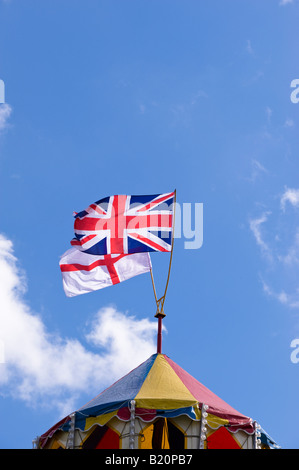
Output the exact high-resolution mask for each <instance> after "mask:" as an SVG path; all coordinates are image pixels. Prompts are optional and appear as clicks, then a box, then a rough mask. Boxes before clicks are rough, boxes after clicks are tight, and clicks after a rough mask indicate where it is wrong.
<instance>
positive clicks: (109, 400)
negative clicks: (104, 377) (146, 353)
mask: <svg viewBox="0 0 299 470" xmlns="http://www.w3.org/2000/svg"><path fill="white" fill-rule="evenodd" d="M156 357H157V354H153V355H152V356H151V357H149V359H147V360H146V361H145V362H143V363H142V364H141V365H140V366H138V367H137V368H136V369H134V370H132V371H131V372H129V374H127V375H125V376H124V377H122V378H121V379H120V380H118V381H117V382H115V383H114V384H113V385H111V387H108V388H106V390H104V391H103V392H102V393H100V394H99V395H98V396H97V397H95V398H94V399H93V400H91V401H90V402H88V403H87V404H86V405H84V406H83V407H82V408H80V409H79V410H78V412H82V414H88V413H89V414H92V415H98V414H99V412H102V410H105V409H107V404H109V405H110V406H111V405H112V404H113V407H114V406H115V409H117V408H118V406H117V405H118V404H122V403H124V402H129V401H130V400H134V398H135V397H136V395H137V393H138V392H139V390H140V388H141V386H142V385H143V382H144V380H145V378H146V377H147V374H148V373H149V371H150V369H151V367H152V365H153V363H154V362H155V359H156Z"/></svg>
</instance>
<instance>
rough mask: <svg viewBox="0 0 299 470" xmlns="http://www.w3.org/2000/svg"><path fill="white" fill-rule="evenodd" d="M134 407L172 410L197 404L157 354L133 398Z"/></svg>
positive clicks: (160, 355)
mask: <svg viewBox="0 0 299 470" xmlns="http://www.w3.org/2000/svg"><path fill="white" fill-rule="evenodd" d="M135 401H136V407H138V408H147V409H156V410H172V409H176V408H184V407H187V406H192V405H195V404H196V403H197V400H196V399H195V398H194V396H193V395H192V394H191V393H190V392H189V390H188V389H187V387H186V386H185V385H184V384H183V382H182V381H181V379H180V378H179V377H178V376H177V374H176V373H175V372H174V370H173V369H172V367H171V366H170V364H169V363H168V362H167V361H166V359H165V358H164V356H163V355H162V354H158V355H157V357H156V359H155V362H154V364H153V365H152V367H151V369H150V371H149V373H148V375H147V377H146V379H145V381H144V383H143V385H142V386H141V388H140V390H139V392H138V393H137V395H136V397H135Z"/></svg>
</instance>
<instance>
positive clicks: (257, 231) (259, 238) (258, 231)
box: [249, 212, 272, 258]
mask: <svg viewBox="0 0 299 470" xmlns="http://www.w3.org/2000/svg"><path fill="white" fill-rule="evenodd" d="M270 214H271V213H270V212H264V213H263V214H262V215H261V216H260V217H257V218H255V219H251V220H250V221H249V226H250V230H251V231H252V233H253V235H254V238H255V240H256V243H257V244H258V246H259V247H260V248H261V250H262V253H263V254H266V255H267V257H270V258H271V257H272V256H271V251H270V248H269V246H268V244H267V243H266V242H265V240H264V237H263V235H262V224H264V223H265V222H267V220H268V216H269V215H270Z"/></svg>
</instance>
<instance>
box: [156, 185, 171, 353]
mask: <svg viewBox="0 0 299 470" xmlns="http://www.w3.org/2000/svg"><path fill="white" fill-rule="evenodd" d="M175 203H176V190H174V210H173V222H172V241H171V253H170V260H169V268H168V276H167V281H166V287H165V291H164V295H163V296H162V297H160V299H158V298H157V294H156V288H155V283H154V277H153V273H152V270H151V278H152V284H153V290H154V295H155V300H156V305H157V312H156V315H155V317H156V318H157V319H158V334H157V354H161V353H162V320H163V318H164V317H165V316H166V315H165V313H164V302H165V297H166V292H167V288H168V284H169V278H170V270H171V264H172V255H173V245H174V223H175Z"/></svg>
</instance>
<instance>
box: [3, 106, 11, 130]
mask: <svg viewBox="0 0 299 470" xmlns="http://www.w3.org/2000/svg"><path fill="white" fill-rule="evenodd" d="M11 113H12V108H11V106H10V105H9V104H7V103H3V104H0V132H1V131H3V130H4V129H6V127H7V125H8V124H7V121H8V119H9V117H10V115H11Z"/></svg>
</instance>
